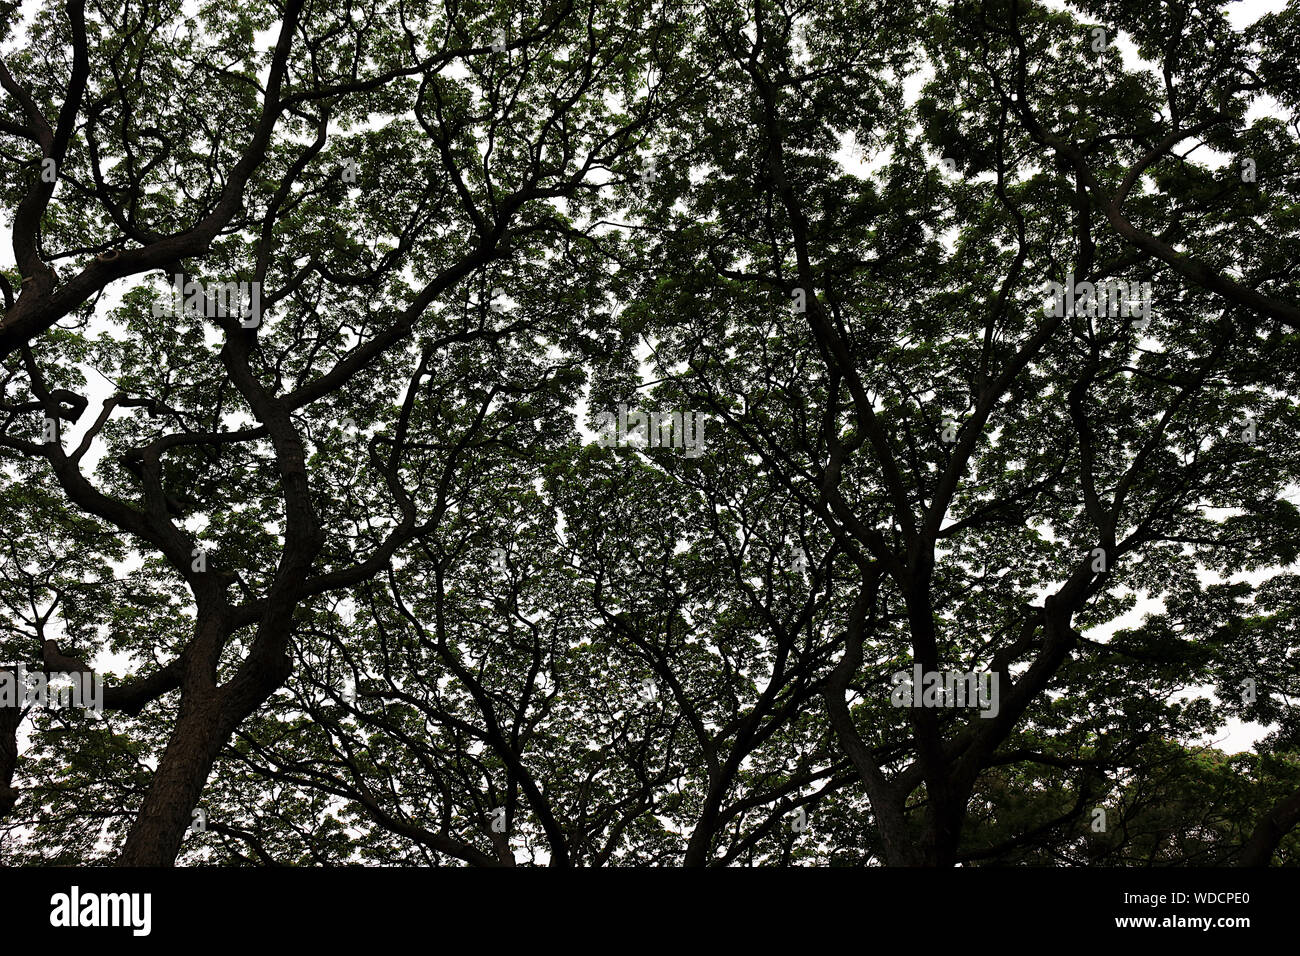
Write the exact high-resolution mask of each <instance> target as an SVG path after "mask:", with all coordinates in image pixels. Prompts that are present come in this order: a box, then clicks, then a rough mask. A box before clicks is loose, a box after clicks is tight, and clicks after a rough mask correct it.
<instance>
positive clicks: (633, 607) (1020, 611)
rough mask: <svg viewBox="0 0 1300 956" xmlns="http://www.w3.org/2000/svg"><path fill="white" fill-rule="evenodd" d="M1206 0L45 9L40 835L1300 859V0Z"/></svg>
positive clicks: (15, 539)
mask: <svg viewBox="0 0 1300 956" xmlns="http://www.w3.org/2000/svg"><path fill="white" fill-rule="evenodd" d="M1167 6H1168V8H1169V9H1168V13H1169V15H1168V16H1160V17H1153V16H1151V15H1150V13H1149V10H1148V7H1147V6H1144V5H1141V4H1136V3H1131V2H1128V0H1124V2H1108V3H1104V4H1090V3H1085V4H1080V5H1078V6H1077V7H1076V9H1074V10H1073V11H1061V10H1056V9H1048V8H1046V7H1044V6H1042V5H1039V4H1036V3H1030V2H1026V0H969V2H967V0H962V2H959V3H957V4H954V5H951V6H947V7H940V6H938V5H934V4H929V3H925V2H920V0H917V2H911V3H905V4H882V3H878V2H876V0H850V2H848V3H834V4H831V3H825V2H823V0H791V2H774V0H754V2H751V3H744V4H741V3H731V2H705V3H701V4H699V5H696V6H691V7H680V8H679V7H671V6H668V7H666V6H662V5H655V4H649V3H644V2H636V0H632V2H620V3H615V4H605V3H594V2H587V3H583V2H578V0H565V2H562V3H559V4H556V5H552V6H549V7H547V8H546V9H544V10H543V11H541V12H540V13H537V12H535V11H533V10H532V9H531V8H530V7H528V6H527V5H522V4H519V5H514V4H510V3H475V4H436V3H423V2H409V0H395V2H374V3H368V4H366V5H361V6H358V5H355V4H352V3H331V2H326V3H323V4H322V3H313V4H311V5H304V4H302V3H297V2H294V0H286V3H285V5H283V6H282V7H281V6H275V5H270V6H268V7H264V8H257V9H253V10H246V9H244V8H239V9H238V10H236V9H234V8H231V9H227V8H226V6H225V5H216V6H213V7H210V8H205V9H204V10H203V11H202V12H201V13H200V14H199V15H198V16H197V17H195V18H193V19H186V18H184V16H183V15H182V13H181V10H180V7H179V6H178V5H175V4H162V5H148V4H146V5H143V6H141V5H136V4H117V5H112V4H110V5H109V6H108V7H103V6H100V7H95V8H94V9H92V10H88V9H87V8H86V7H85V5H84V4H83V3H80V2H78V0H70V2H69V3H68V5H67V6H66V8H64V9H58V8H55V7H52V6H51V7H48V8H42V9H40V10H39V11H37V13H36V16H35V18H34V19H33V20H32V22H31V23H30V24H27V25H25V26H24V27H22V28H21V29H23V30H25V31H26V35H25V37H26V40H27V41H30V42H24V43H23V47H22V49H21V50H16V49H13V48H14V46H15V43H14V41H15V39H16V38H17V37H18V36H19V35H20V34H19V33H18V30H19V27H18V26H17V24H16V22H15V23H14V24H13V25H10V26H7V27H6V31H7V32H6V33H5V34H3V35H0V49H3V50H4V53H3V57H0V87H2V88H3V89H4V90H5V92H6V94H7V96H6V98H5V99H4V100H0V104H2V105H0V163H3V164H5V165H6V167H8V168H10V169H13V170H15V171H16V173H15V175H14V176H11V177H7V178H6V181H5V186H4V191H3V192H2V193H0V197H2V198H0V204H3V206H4V210H5V213H6V218H8V219H10V220H11V221H12V222H13V233H12V239H13V253H14V255H13V264H14V266H15V268H14V269H13V270H11V271H10V272H9V274H8V275H7V276H0V279H3V282H0V292H3V294H4V297H5V300H4V306H5V312H4V315H3V318H0V356H2V357H3V363H4V374H5V379H4V394H3V397H2V400H3V405H2V406H0V413H3V415H4V423H3V424H4V427H3V429H2V430H0V454H3V455H4V460H5V464H6V468H5V474H4V479H3V481H4V486H3V488H2V489H0V490H2V491H3V494H4V496H5V501H6V504H7V505H8V507H7V509H6V512H5V515H4V518H3V521H4V523H5V526H6V531H7V532H8V537H9V539H10V540H11V542H12V543H11V546H10V555H9V561H8V563H6V564H5V565H4V566H3V568H4V569H6V572H5V574H4V576H3V579H2V580H0V601H2V602H3V607H4V608H5V615H6V621H7V623H8V624H9V629H8V636H7V637H6V639H5V642H4V644H3V650H4V652H5V653H6V655H7V659H9V660H15V661H17V660H25V661H29V662H36V661H39V659H40V657H41V646H42V644H43V643H44V641H45V640H46V639H49V638H51V637H53V638H55V639H56V640H58V641H59V644H58V647H59V649H60V650H61V651H62V652H63V653H66V654H70V655H72V656H73V657H74V658H76V659H77V660H80V661H86V662H92V661H97V660H98V661H100V662H101V663H100V669H101V670H103V663H104V658H103V657H102V656H100V652H104V651H112V652H116V653H117V654H120V655H122V657H121V658H119V660H120V661H122V662H123V663H121V664H119V663H116V662H115V663H112V664H111V665H109V666H112V667H118V666H125V667H126V668H127V669H128V673H129V674H130V676H126V677H123V678H118V677H116V676H115V675H113V674H112V673H111V672H110V673H108V674H105V675H104V676H106V677H107V678H108V681H107V683H108V690H107V691H106V693H105V708H106V712H107V713H106V716H105V717H104V718H102V719H91V718H89V717H88V716H87V717H86V718H85V719H82V718H81V716H78V715H68V714H64V713H62V712H60V711H57V710H48V711H46V710H40V709H39V708H38V709H35V710H32V711H30V712H24V711H22V710H21V709H17V708H10V709H0V785H2V786H3V789H0V814H7V820H8V822H7V824H6V827H7V832H8V837H7V839H6V842H7V844H8V846H9V849H10V851H11V853H12V854H13V855H14V856H15V858H16V859H20V860H26V861H32V862H35V861H43V862H54V861H72V860H85V859H88V858H100V857H105V858H111V859H115V860H116V861H117V862H120V863H123V864H128V865H129V864H170V863H171V862H173V861H174V860H176V859H177V857H178V855H179V856H180V857H181V858H182V859H184V860H185V861H187V862H204V861H206V862H215V861H229V862H239V863H257V864H279V863H298V864H321V865H333V864H338V863H343V862H349V861H362V862H371V863H400V864H408V865H409V864H423V863H440V862H446V861H458V862H462V863H468V864H474V865H502V864H504V865H516V864H517V863H520V862H524V863H533V864H540V863H546V864H549V865H553V866H565V865H583V866H590V865H614V864H632V863H635V864H679V863H684V864H686V865H731V864H744V865H770V864H778V865H782V864H790V863H796V862H799V863H811V864H817V865H840V864H848V865H860V864H863V863H869V862H883V863H887V864H890V865H913V866H919V865H925V866H947V865H952V864H954V863H958V862H960V863H963V864H965V865H981V864H999V863H1023V862H1035V863H1045V862H1051V863H1064V864H1068V865H1090V864H1134V863H1141V864H1145V863H1147V862H1148V861H1151V860H1159V861H1160V862H1161V863H1165V864H1193V863H1195V864H1205V863H1213V864H1227V863H1242V864H1253V865H1261V864H1264V863H1267V862H1269V861H1270V859H1272V858H1273V857H1274V855H1275V854H1279V855H1280V857H1281V859H1282V860H1283V861H1285V862H1291V861H1293V860H1294V854H1295V847H1294V840H1295V837H1294V835H1293V833H1292V831H1293V829H1294V827H1295V824H1296V823H1297V822H1298V821H1300V803H1298V802H1297V801H1298V800H1300V796H1297V795H1298V794H1300V791H1298V790H1297V789H1296V787H1297V786H1298V785H1300V783H1298V782H1297V780H1296V778H1295V762H1296V746H1297V738H1296V731H1297V725H1296V722H1295V717H1294V714H1293V710H1292V708H1291V707H1290V706H1289V701H1290V698H1291V697H1292V696H1293V692H1294V688H1295V686H1296V679H1297V676H1298V675H1297V666H1298V665H1297V661H1298V660H1300V646H1298V645H1297V641H1296V637H1297V635H1296V632H1295V626H1294V614H1293V612H1292V610H1291V609H1292V608H1293V607H1294V596H1295V583H1294V582H1295V576H1294V574H1293V573H1292V569H1291V568H1290V566H1291V565H1293V564H1294V563H1295V560H1296V557H1297V540H1300V535H1298V532H1300V513H1297V510H1296V508H1295V506H1294V504H1293V503H1292V502H1291V500H1290V497H1289V496H1290V495H1291V493H1292V491H1293V489H1294V485H1295V482H1296V476H1297V474H1300V458H1298V457H1297V453H1296V451H1295V449H1294V447H1293V443H1292V442H1290V441H1289V438H1290V436H1291V435H1293V434H1294V433H1295V431H1296V428H1297V425H1300V408H1297V402H1296V398H1297V392H1298V390H1297V381H1296V377H1295V376H1296V371H1295V370H1296V368H1297V367H1300V364H1298V363H1297V362H1296V361H1294V359H1295V358H1296V352H1297V342H1298V341H1300V340H1298V339H1297V337H1296V318H1297V316H1298V315H1300V312H1297V305H1296V301H1297V289H1296V278H1295V272H1294V268H1295V267H1294V262H1295V261H1296V254H1295V253H1296V251H1297V250H1296V231H1295V226H1294V222H1293V216H1292V214H1291V210H1292V208H1293V207H1294V205H1295V198H1296V197H1295V190H1296V188H1297V179H1296V176H1295V173H1294V171H1293V170H1292V169H1291V166H1290V163H1289V156H1290V155H1292V154H1293V153H1294V148H1295V138H1296V131H1295V128H1294V123H1291V124H1290V125H1288V124H1287V123H1285V122H1283V121H1282V119H1281V118H1279V117H1278V116H1276V115H1274V113H1270V112H1268V111H1263V112H1260V111H1258V110H1256V111H1252V105H1253V104H1257V103H1262V102H1265V100H1264V98H1265V97H1268V98H1270V99H1269V100H1268V101H1267V102H1270V103H1275V104H1277V105H1276V108H1275V110H1274V112H1276V111H1279V110H1280V111H1282V112H1283V113H1287V114H1288V115H1289V112H1290V111H1292V110H1293V109H1294V107H1295V105H1296V101H1297V87H1296V80H1295V77H1294V75H1293V73H1292V72H1291V71H1290V70H1288V69H1287V64H1289V63H1290V62H1292V59H1291V57H1292V56H1293V54H1294V48H1295V45H1296V44H1295V38H1296V37H1297V36H1300V29H1298V28H1297V23H1300V11H1297V10H1296V9H1295V8H1294V7H1292V8H1289V9H1288V10H1287V11H1285V12H1283V13H1279V14H1273V15H1270V16H1268V17H1266V18H1264V19H1263V20H1261V21H1259V22H1257V23H1256V24H1254V25H1252V26H1249V27H1247V28H1245V29H1239V28H1236V27H1234V26H1233V24H1232V23H1231V22H1230V20H1229V19H1228V17H1227V16H1226V15H1225V13H1224V12H1223V11H1222V10H1205V9H1202V8H1199V7H1197V8H1196V9H1193V8H1192V5H1188V4H1182V3H1170V4H1168V5H1167ZM1094 20H1095V23H1094ZM123 24H125V26H122V25H123ZM43 49H49V50H51V53H50V54H49V55H47V56H44V55H42V54H39V53H38V52H37V51H38V50H43ZM1126 50H1131V51H1136V53H1137V55H1138V56H1139V57H1140V58H1141V60H1134V59H1133V58H1132V57H1126V55H1125V51H1126ZM1197 147H1199V148H1200V149H1199V152H1197V149H1196V148H1197ZM1211 151H1213V152H1211ZM1197 157H1200V158H1199V159H1198V158H1197ZM859 158H860V159H861V160H862V162H861V163H859V162H858V159H859ZM1247 161H1249V162H1247ZM48 170H53V171H54V176H53V178H52V179H51V178H49V174H48V172H47V171H48ZM160 280H161V281H160ZM196 310H197V314H196ZM101 383H107V385H102V384H101ZM652 411H653V412H654V413H655V414H654V417H653V418H651V417H650V413H651V412H652ZM638 412H639V413H642V414H640V415H638V414H637V413H638ZM636 422H639V425H637V424H636ZM625 426H626V427H625ZM629 432H633V433H635V432H639V434H640V437H639V438H634V439H632V441H631V442H629V441H627V440H626V435H627V433H629ZM652 432H653V434H654V438H656V439H659V438H664V436H666V440H664V441H662V442H658V441H655V442H651V441H650V434H651V433H652ZM683 436H685V437H686V441H682V438H683ZM597 439H599V440H597ZM602 446H604V447H602ZM610 446H614V447H610ZM1207 572H1209V573H1207ZM30 666H32V667H35V668H39V667H41V666H43V665H41V664H40V663H32V664H31V665H30ZM45 666H47V667H48V665H45ZM914 668H916V669H919V670H920V672H921V673H922V674H926V675H928V674H943V673H948V672H959V673H962V674H969V675H971V678H972V681H974V683H972V684H971V685H970V686H971V687H972V697H971V699H970V700H969V701H966V700H965V699H964V698H962V699H960V700H958V701H957V703H960V704H963V705H966V706H942V704H943V703H944V701H943V700H942V698H941V699H940V700H939V701H938V703H939V704H940V706H933V704H934V703H935V701H934V700H928V701H927V700H925V699H923V698H922V697H921V696H920V692H919V689H918V696H917V697H916V698H913V697H911V690H910V688H904V687H903V686H902V685H900V676H899V675H902V676H904V677H906V678H907V681H906V682H904V683H908V682H914V681H915V680H916V678H915V677H914V676H913V675H914ZM976 684H979V686H980V687H983V688H984V689H985V690H982V691H981V692H980V696H979V698H978V700H976V698H975V696H974V689H973V688H974V687H975V686H976ZM1208 688H1212V689H1213V693H1212V694H1208V691H1207V689H1208ZM904 690H906V692H905V693H904ZM1207 694H1208V696H1207ZM947 703H948V704H952V703H953V701H951V700H950V701H947ZM913 704H919V706H917V705H913ZM1234 717H1236V718H1245V719H1248V720H1251V721H1255V722H1258V723H1260V724H1262V725H1264V726H1266V727H1270V728H1271V731H1270V733H1269V736H1267V737H1266V738H1265V739H1264V740H1263V741H1261V743H1260V744H1259V745H1258V746H1257V750H1256V753H1254V754H1251V755H1239V756H1235V757H1229V756H1226V755H1218V754H1216V753H1215V752H1214V751H1207V750H1205V748H1204V747H1203V746H1202V745H1201V744H1200V743H1199V741H1200V740H1202V739H1203V738H1204V737H1205V736H1206V735H1207V734H1212V733H1214V732H1216V731H1217V730H1218V729H1220V728H1222V727H1223V726H1224V724H1225V721H1226V720H1228V719H1229V718H1234ZM200 811H201V812H200ZM1097 811H1102V813H1101V815H1100V816H1099V815H1098V813H1097ZM90 820H94V821H97V822H98V823H100V824H101V825H102V826H101V827H100V828H97V829H89V830H88V829H87V828H85V827H84V826H83V827H78V826H76V823H77V821H90ZM1098 820H1104V828H1103V829H1098V828H1097V827H1096V823H1097V821H1098ZM196 821H200V822H198V823H196ZM187 834H188V835H187Z"/></svg>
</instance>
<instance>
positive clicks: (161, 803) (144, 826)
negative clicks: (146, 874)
mask: <svg viewBox="0 0 1300 956" xmlns="http://www.w3.org/2000/svg"><path fill="white" fill-rule="evenodd" d="M221 724H222V721H221V701H220V696H219V695H218V693H217V692H216V691H215V690H214V691H212V692H210V693H207V694H205V695H203V696H201V697H197V698H196V697H194V696H189V695H187V696H185V697H183V698H182V701H181V710H180V715H179V717H178V719H177V721H176V729H175V730H174V731H173V732H172V736H171V739H170V740H169V741H168V742H167V749H166V751H164V753H163V756H162V760H161V761H160V762H159V764H158V770H157V771H156V772H155V773H154V778H153V782H152V783H151V784H150V786H149V792H148V793H147V794H146V795H145V798H144V804H143V805H142V806H141V807H140V812H139V813H138V814H137V815H136V818H135V823H134V824H132V826H131V830H130V833H128V834H127V838H126V845H125V847H124V848H123V850H122V854H121V856H120V857H119V858H118V861H117V863H118V866H171V865H172V864H174V863H175V861H176V855H177V854H178V853H179V852H180V849H181V842H182V841H183V840H184V839H185V832H186V830H187V829H188V828H189V826H190V823H191V821H192V820H193V811H194V807H195V806H196V805H197V804H198V802H199V797H200V795H201V794H202V793H203V786H204V784H206V783H207V780H208V774H209V773H210V772H211V771H212V765H213V763H214V762H215V761H216V759H217V754H219V753H220V752H221V748H222V747H223V746H224V745H225V743H226V740H227V739H228V738H229V732H223V730H224V729H223V728H222V726H221Z"/></svg>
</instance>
